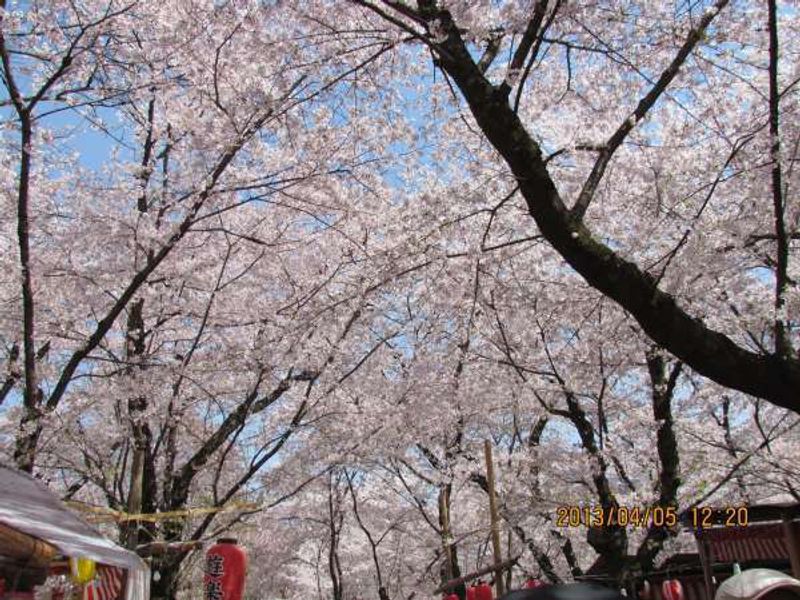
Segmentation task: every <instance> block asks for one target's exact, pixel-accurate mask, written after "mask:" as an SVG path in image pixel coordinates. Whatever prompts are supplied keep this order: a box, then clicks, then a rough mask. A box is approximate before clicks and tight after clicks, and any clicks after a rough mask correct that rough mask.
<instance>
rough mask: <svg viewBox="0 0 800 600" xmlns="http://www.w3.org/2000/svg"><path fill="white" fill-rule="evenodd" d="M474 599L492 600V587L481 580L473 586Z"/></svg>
mask: <svg viewBox="0 0 800 600" xmlns="http://www.w3.org/2000/svg"><path fill="white" fill-rule="evenodd" d="M475 600H493V596H492V588H491V587H489V584H488V583H484V582H483V581H481V582H480V583H478V585H476V586H475Z"/></svg>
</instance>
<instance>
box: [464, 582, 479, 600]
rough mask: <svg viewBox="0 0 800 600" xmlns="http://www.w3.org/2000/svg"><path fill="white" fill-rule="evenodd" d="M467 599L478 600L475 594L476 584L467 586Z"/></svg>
mask: <svg viewBox="0 0 800 600" xmlns="http://www.w3.org/2000/svg"><path fill="white" fill-rule="evenodd" d="M467 600H478V598H477V596H476V595H475V586H474V585H471V586H469V587H468V588H467Z"/></svg>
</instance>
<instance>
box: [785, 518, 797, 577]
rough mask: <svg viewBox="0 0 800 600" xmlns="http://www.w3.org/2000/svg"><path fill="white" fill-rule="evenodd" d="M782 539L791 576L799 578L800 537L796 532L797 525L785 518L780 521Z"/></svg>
mask: <svg viewBox="0 0 800 600" xmlns="http://www.w3.org/2000/svg"><path fill="white" fill-rule="evenodd" d="M781 524H782V525H783V537H784V539H785V540H786V548H787V549H788V550H789V561H790V564H791V565H792V575H793V576H794V577H798V578H800V535H798V532H797V523H795V522H794V521H792V520H791V519H790V518H789V517H787V516H785V515H784V517H783V519H781Z"/></svg>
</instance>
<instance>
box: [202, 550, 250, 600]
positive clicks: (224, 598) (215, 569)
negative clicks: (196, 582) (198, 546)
mask: <svg viewBox="0 0 800 600" xmlns="http://www.w3.org/2000/svg"><path fill="white" fill-rule="evenodd" d="M246 575H247V554H245V551H244V549H243V548H242V547H241V546H237V545H236V540H234V539H231V538H222V539H220V540H217V543H216V544H215V545H213V546H212V547H211V548H210V549H209V550H208V552H207V553H206V568H205V575H204V577H203V587H204V589H205V599H206V600H241V599H242V593H243V592H244V580H245V577H246Z"/></svg>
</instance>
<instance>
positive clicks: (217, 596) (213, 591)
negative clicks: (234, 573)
mask: <svg viewBox="0 0 800 600" xmlns="http://www.w3.org/2000/svg"><path fill="white" fill-rule="evenodd" d="M224 574H225V557H223V556H220V555H219V554H209V555H208V556H207V557H206V576H207V577H209V578H210V579H208V580H207V581H206V600H222V581H220V578H221V577H222V576H223V575H224Z"/></svg>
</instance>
